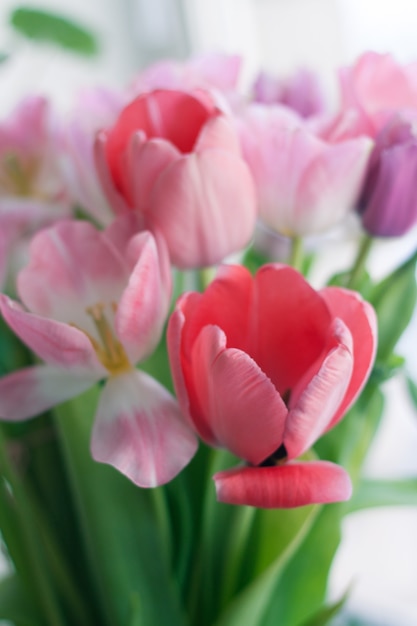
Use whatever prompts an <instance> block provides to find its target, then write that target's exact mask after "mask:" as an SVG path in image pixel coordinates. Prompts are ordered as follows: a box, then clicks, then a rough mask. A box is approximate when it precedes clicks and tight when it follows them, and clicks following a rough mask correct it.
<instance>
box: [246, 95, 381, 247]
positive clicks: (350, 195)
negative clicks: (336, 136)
mask: <svg viewBox="0 0 417 626" xmlns="http://www.w3.org/2000/svg"><path fill="white" fill-rule="evenodd" d="M238 128H239V133H240V137H241V143H242V150H243V154H244V156H245V159H246V160H247V162H248V164H249V167H250V170H251V172H252V175H253V177H254V180H255V185H256V190H257V198H258V208H259V214H260V217H261V218H262V220H263V221H264V222H265V224H266V225H267V226H269V227H270V228H271V229H272V230H275V231H277V232H279V233H281V234H283V235H287V236H290V237H294V236H306V235H313V234H318V233H321V232H324V231H326V230H328V229H330V228H332V227H334V226H335V225H337V224H338V223H340V222H341V221H342V220H343V219H344V218H345V217H346V215H347V214H348V213H349V212H350V211H353V209H354V208H355V204H356V200H357V197H358V195H359V191H360V188H361V185H362V182H363V178H364V175H365V170H366V165H367V162H368V158H369V154H370V151H371V146H372V142H371V140H370V139H368V138H366V137H360V138H356V139H349V140H346V141H341V142H338V143H330V142H327V141H324V140H322V139H320V138H319V137H317V136H316V135H315V134H314V133H313V132H312V131H311V130H310V129H309V128H308V126H306V124H304V123H303V122H302V120H301V119H300V118H299V117H298V116H296V115H295V114H292V113H291V112H290V111H288V110H285V109H283V108H282V107H278V106H275V107H273V106H265V105H252V106H250V107H248V109H247V111H246V113H245V114H244V115H242V117H241V118H240V119H239V120H238Z"/></svg>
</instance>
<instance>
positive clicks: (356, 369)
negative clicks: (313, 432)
mask: <svg viewBox="0 0 417 626" xmlns="http://www.w3.org/2000/svg"><path fill="white" fill-rule="evenodd" d="M320 294H321V296H322V297H323V298H324V300H325V301H326V304H327V306H328V307H329V309H330V311H331V313H332V315H333V316H334V317H339V318H340V319H342V320H343V321H344V323H345V324H346V326H347V327H348V328H349V330H350V333H351V335H352V339H353V364H354V365H353V372H352V376H351V379H350V383H349V386H348V388H347V391H346V393H345V396H344V398H343V402H342V403H341V405H340V407H339V409H338V410H337V412H336V414H335V415H334V417H333V419H332V421H331V422H330V424H329V426H328V428H332V427H333V426H334V425H335V424H337V422H338V421H339V420H340V419H341V418H342V417H343V415H344V414H345V413H346V411H347V410H348V409H349V407H350V406H351V405H352V404H353V402H354V401H355V400H356V398H357V397H358V395H359V393H360V392H361V390H362V388H363V387H364V385H365V383H366V381H367V379H368V376H369V373H370V371H371V368H372V366H373V363H374V360H375V355H376V348H377V321H376V315H375V311H374V309H373V308H372V306H371V305H370V304H369V303H368V302H365V301H364V300H363V299H362V298H361V296H360V295H359V294H358V293H356V292H354V291H348V290H347V289H342V288H340V287H326V288H325V289H322V291H321V292H320Z"/></svg>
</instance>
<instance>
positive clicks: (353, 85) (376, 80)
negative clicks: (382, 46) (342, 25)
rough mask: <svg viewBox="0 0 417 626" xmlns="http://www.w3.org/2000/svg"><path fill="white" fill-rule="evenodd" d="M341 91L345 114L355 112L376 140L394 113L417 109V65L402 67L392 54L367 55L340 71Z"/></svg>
mask: <svg viewBox="0 0 417 626" xmlns="http://www.w3.org/2000/svg"><path fill="white" fill-rule="evenodd" d="M340 88H341V99H342V103H341V104H342V110H343V111H346V110H349V109H353V110H354V111H355V112H356V115H357V116H358V117H359V119H360V120H362V121H361V125H362V127H363V128H367V133H368V134H369V135H370V136H371V137H374V136H375V133H376V132H377V131H378V130H380V129H381V127H382V126H383V125H384V124H385V123H386V122H387V121H388V119H389V117H390V116H391V115H392V113H394V112H396V111H398V110H399V109H416V108H417V63H411V64H408V65H401V64H400V63H398V62H397V61H396V60H395V59H394V58H393V57H392V56H391V55H390V54H379V53H377V52H366V53H364V54H363V55H362V56H360V57H359V59H358V60H357V61H356V63H355V64H354V65H353V66H352V67H345V68H343V69H341V70H340ZM357 124H359V123H358V122H357Z"/></svg>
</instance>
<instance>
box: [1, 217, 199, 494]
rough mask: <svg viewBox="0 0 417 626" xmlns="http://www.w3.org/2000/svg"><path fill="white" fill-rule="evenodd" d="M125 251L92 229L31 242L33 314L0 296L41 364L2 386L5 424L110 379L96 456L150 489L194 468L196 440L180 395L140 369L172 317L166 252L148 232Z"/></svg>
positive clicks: (73, 228)
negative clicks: (183, 415) (176, 396)
mask: <svg viewBox="0 0 417 626" xmlns="http://www.w3.org/2000/svg"><path fill="white" fill-rule="evenodd" d="M119 242H120V238H119ZM125 248H126V255H122V254H120V252H119V251H118V248H117V246H116V245H114V244H113V240H112V233H111V232H110V233H109V235H107V234H106V233H101V232H99V231H97V230H96V229H95V228H94V227H93V226H92V225H91V224H89V223H87V222H75V221H74V222H68V221H66V222H61V223H60V224H58V225H56V226H54V227H51V228H49V229H46V230H43V231H41V232H40V233H38V234H37V235H36V236H35V237H34V238H33V240H32V244H31V260H30V264H29V265H28V267H26V268H25V269H24V270H22V271H21V272H20V274H19V277H18V290H19V293H20V297H21V300H22V302H23V304H24V305H25V307H26V308H24V307H22V306H21V305H20V304H18V303H17V302H14V301H13V300H11V299H9V298H7V297H6V296H4V295H0V310H1V313H2V314H3V317H4V319H5V321H6V322H7V324H8V325H9V326H10V327H11V328H12V329H13V331H14V332H15V333H16V334H17V335H18V336H19V337H20V339H21V340H22V341H23V342H24V343H26V344H27V345H28V346H29V348H31V350H32V351H33V352H34V353H35V354H36V355H37V356H38V357H39V359H41V360H42V361H44V364H42V365H35V366H33V367H28V368H25V369H23V370H20V371H18V372H14V373H12V374H9V375H8V376H5V377H4V378H2V379H1V380H0V417H1V418H2V419H5V420H8V421H19V420H24V419H26V418H29V417H34V416H35V415H37V414H39V413H42V412H43V411H45V410H47V409H49V408H50V407H53V406H54V405H56V404H59V403H60V402H63V401H64V400H67V399H69V398H72V397H74V396H76V395H78V394H80V393H81V392H83V391H84V390H86V389H88V388H89V387H91V386H92V385H94V384H95V383H97V382H98V381H99V380H102V379H107V382H106V384H105V386H104V388H103V390H102V393H101V396H100V400H99V405H98V408H97V414H96V417H95V421H94V427H93V433H92V440H91V450H92V455H93V457H94V458H95V459H96V460H97V461H101V462H103V463H109V464H110V465H113V466H114V467H116V468H117V469H118V470H119V471H121V472H122V473H123V474H125V475H126V476H128V477H129V478H130V479H131V480H132V481H133V482H135V483H136V484H138V485H140V486H142V487H152V486H155V485H160V484H162V483H165V482H167V481H169V480H171V479H172V478H173V477H174V476H175V475H176V474H177V473H178V472H179V471H180V470H181V469H182V468H183V467H184V466H185V465H186V464H187V463H188V462H189V460H190V459H191V457H192V456H193V454H194V452H195V449H196V440H195V437H194V435H193V434H192V432H191V431H190V429H189V428H188V427H187V426H186V424H185V423H184V422H183V420H182V418H181V414H180V411H179V408H178V405H177V402H176V401H175V400H174V398H173V397H172V396H171V395H170V394H169V393H168V392H167V391H166V390H165V389H164V388H163V387H162V386H161V385H160V384H159V383H158V382H157V381H156V380H154V379H153V378H151V377H150V376H148V375H147V374H145V373H144V372H140V371H138V370H137V369H135V368H134V364H135V363H137V362H139V361H142V360H143V359H145V358H146V357H147V356H148V355H150V354H151V353H152V351H153V350H154V349H155V347H156V345H157V343H158V341H159V339H160V336H161V333H162V329H163V324H164V320H165V317H166V315H167V312H168V307H169V301H170V293H171V278H170V270H169V263H168V257H167V252H166V250H165V248H164V245H163V242H162V241H161V242H157V241H156V240H155V239H154V238H153V236H152V235H151V234H150V233H148V232H142V233H140V234H138V235H136V236H135V237H133V238H132V239H131V240H130V241H129V242H126V247H125ZM133 259H136V261H135V262H133Z"/></svg>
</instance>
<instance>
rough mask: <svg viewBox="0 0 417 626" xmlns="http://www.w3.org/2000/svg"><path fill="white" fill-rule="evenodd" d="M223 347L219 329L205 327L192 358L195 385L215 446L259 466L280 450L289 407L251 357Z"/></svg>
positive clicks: (222, 336) (224, 339)
mask: <svg viewBox="0 0 417 626" xmlns="http://www.w3.org/2000/svg"><path fill="white" fill-rule="evenodd" d="M225 346H226V337H225V335H224V333H223V331H221V330H220V329H219V328H218V327H216V326H206V327H204V328H203V329H202V331H201V333H200V335H199V336H198V338H197V340H196V341H195V344H194V349H193V355H192V356H193V374H194V387H195V389H196V393H197V396H198V399H199V402H200V406H201V407H202V413H203V414H204V415H206V416H209V417H206V424H207V425H208V427H209V428H210V429H211V431H212V433H213V436H214V438H215V442H216V444H217V445H219V446H222V447H225V448H227V449H228V450H230V451H231V452H232V453H233V454H235V455H236V456H238V457H240V458H242V459H246V460H247V461H248V462H249V463H251V464H253V465H258V464H259V463H261V462H262V461H264V460H265V459H266V458H267V457H269V456H270V455H271V454H272V453H273V452H275V451H276V450H277V449H278V448H279V447H280V445H281V443H282V436H283V432H284V425H285V418H286V416H287V407H286V406H285V403H284V402H283V400H282V398H281V397H280V395H279V394H278V393H277V390H276V389H275V387H274V385H273V384H272V383H271V381H270V380H269V378H268V377H267V376H266V375H265V374H264V373H263V372H262V371H261V369H260V368H259V367H258V365H257V364H256V363H255V362H254V361H253V360H252V359H251V358H250V357H249V356H248V355H247V354H245V353H244V352H242V351H240V350H237V349H234V348H228V349H225ZM200 426H201V425H200ZM203 426H204V424H203ZM201 434H203V433H201ZM209 443H211V441H209Z"/></svg>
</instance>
